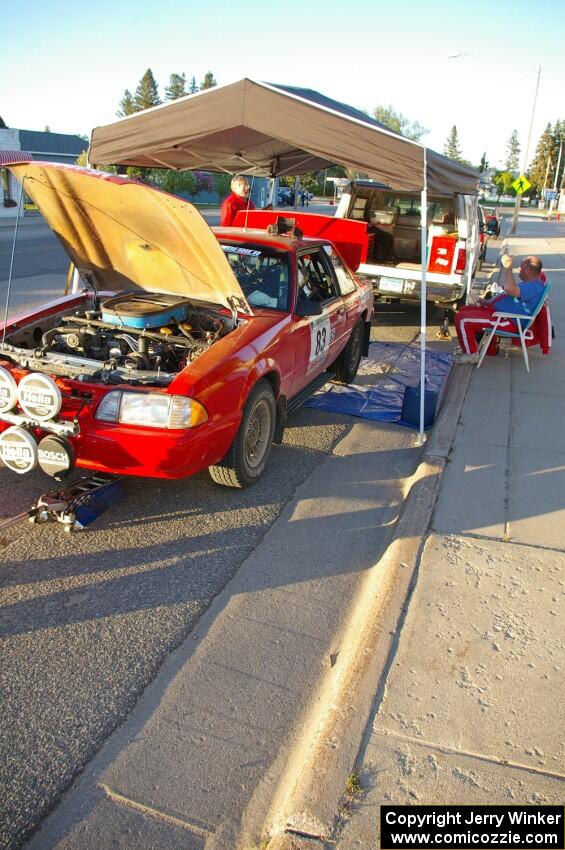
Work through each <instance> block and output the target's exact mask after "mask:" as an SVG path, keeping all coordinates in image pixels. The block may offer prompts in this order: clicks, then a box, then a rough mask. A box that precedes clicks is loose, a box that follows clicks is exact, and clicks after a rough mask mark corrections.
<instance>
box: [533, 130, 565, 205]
mask: <svg viewBox="0 0 565 850" xmlns="http://www.w3.org/2000/svg"><path fill="white" fill-rule="evenodd" d="M558 123H559V122H558ZM557 147H559V145H557ZM556 152H557V151H556V144H555V136H554V132H553V129H552V127H551V124H548V125H547V127H546V128H545V130H544V131H543V133H542V135H541V137H540V140H539V142H538V145H537V148H536V153H535V156H534V158H533V160H532V164H531V165H530V170H529V173H528V177H529V180H530V183H531V184H532V186H533V187H534V189H536V191H537V192H538V193H541V192H542V190H543V187H544V183H545V179H546V174H547V184H546V188H547V186H548V185H550V183H551V177H552V174H554V173H555V166H556V164H557V160H556V156H555V155H556ZM548 162H549V170H548V167H547V166H548Z"/></svg>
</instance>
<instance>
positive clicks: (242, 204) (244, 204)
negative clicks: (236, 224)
mask: <svg viewBox="0 0 565 850" xmlns="http://www.w3.org/2000/svg"><path fill="white" fill-rule="evenodd" d="M249 191H250V189H249V183H248V182H247V180H246V179H245V177H242V176H241V175H239V174H236V176H235V177H234V178H233V179H232V181H231V195H228V196H227V198H226V199H225V200H224V202H223V204H222V211H221V213H220V226H221V227H231V225H232V224H233V220H234V218H235V217H236V215H237V213H238V212H239V211H240V210H254V209H255V204H253V202H252V201H250V200H249Z"/></svg>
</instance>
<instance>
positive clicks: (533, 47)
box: [0, 0, 565, 165]
mask: <svg viewBox="0 0 565 850" xmlns="http://www.w3.org/2000/svg"><path fill="white" fill-rule="evenodd" d="M22 9H23V11H22ZM22 9H19V8H18V6H17V5H16V4H14V3H10V4H8V6H7V9H5V10H4V12H3V15H2V25H3V26H2V29H3V34H4V38H3V45H2V53H1V67H0V70H1V74H0V80H1V82H0V115H1V116H2V117H3V119H4V121H5V122H6V124H7V125H8V126H10V127H17V128H20V129H26V130H43V129H44V127H45V126H46V125H49V127H50V128H51V130H52V131H54V132H61V133H80V134H84V135H89V134H90V131H91V130H92V128H93V127H95V126H98V125H100V124H106V123H108V122H111V121H113V120H115V118H116V111H117V109H118V105H119V102H120V100H121V98H122V96H123V93H124V90H125V89H126V88H129V89H130V91H131V92H132V93H133V92H134V91H135V88H136V86H137V83H138V82H139V79H140V78H141V76H142V75H143V73H144V72H145V70H146V69H147V68H151V70H152V71H153V74H154V76H155V79H156V81H157V83H158V84H159V90H160V94H161V97H164V89H165V86H166V85H167V84H168V81H169V75H170V74H171V73H183V72H184V73H185V74H186V75H187V77H188V78H190V77H192V76H193V75H194V76H195V77H196V79H197V82H200V81H201V80H202V79H203V77H204V74H205V73H206V71H208V70H210V71H212V72H213V74H214V76H215V78H216V80H217V81H218V83H219V84H225V83H231V82H234V81H235V80H238V79H241V78H242V77H251V78H252V79H257V80H264V81H267V82H279V83H287V84H292V85H301V86H305V87H308V88H314V89H317V90H318V91H321V92H323V93H324V94H326V95H328V96H330V97H333V98H336V99H337V100H342V101H345V102H346V103H350V104H352V105H354V106H356V107H359V108H362V109H366V110H369V111H372V110H373V109H374V108H375V107H376V106H377V105H379V104H383V105H389V104H390V105H392V106H393V108H394V109H395V110H396V111H398V112H402V113H403V114H404V115H405V116H406V117H407V118H409V119H411V120H415V121H419V122H420V123H421V124H423V125H424V126H426V127H428V128H429V129H430V133H429V134H428V135H427V136H425V137H424V138H423V140H422V141H424V142H425V143H426V144H427V145H429V146H430V147H432V148H434V149H435V150H439V151H442V149H443V145H444V143H445V140H446V138H447V135H448V133H449V132H450V130H451V127H452V126H453V125H454V124H455V125H456V126H457V130H458V133H459V139H460V144H461V147H462V152H463V155H464V156H465V157H466V158H468V159H470V160H471V161H473V162H474V163H478V161H479V159H480V157H481V155H482V153H483V151H486V153H487V158H488V160H489V161H490V162H491V164H493V165H500V164H501V162H502V160H503V159H504V157H505V150H506V144H507V141H508V138H509V136H510V134H511V132H512V130H513V129H517V131H518V135H519V140H520V143H521V146H522V153H521V157H520V159H521V160H522V157H523V155H524V148H525V146H526V141H527V135H528V129H529V122H530V116H531V113H532V104H533V98H534V91H535V82H536V77H537V68H538V66H539V65H541V66H542V71H541V80H540V89H539V95H538V100H537V107H536V114H535V121H534V128H533V133H532V142H531V147H530V157H529V159H531V157H532V155H533V152H534V150H535V146H536V144H537V141H538V139H539V136H540V134H541V132H542V131H543V129H544V128H545V126H546V124H547V123H548V122H551V123H553V122H554V121H556V120H557V119H565V94H564V93H565V51H564V50H563V44H564V36H565V3H563V2H561V0H537V2H531V0H528V1H527V2H526V0H492V1H491V2H490V3H487V2H484V0H475V2H468V3H466V4H465V6H464V8H462V6H461V4H460V3H456V2H453V0H450V2H444V1H443V0H441V2H431V3H429V2H428V3H425V2H421V0H420V2H414V0H404V2H397V3H391V2H390V0H387V2H382V0H348V2H344V3H343V4H335V3H333V4H330V3H329V2H327V0H326V2H324V3H322V2H320V0H300V2H298V1H297V0H283V2H276V3H272V2H268V0H267V2H261V3H259V2H256V1H255V0H252V2H245V0H240V2H238V3H235V2H233V0H230V2H226V0H213V2H209V3H206V2H199V3H197V4H196V3H194V2H192V3H191V2H186V0H185V1H184V2H175V1H174V0H161V2H159V3H157V2H154V0H152V2H148V0H136V2H131V1H130V0H112V2H110V0H99V2H98V3H96V4H93V5H92V4H91V5H89V4H70V3H69V2H68V0H50V2H45V0H27V2H26V3H25V4H24V7H22ZM450 54H461V55H459V56H458V58H453V59H449V58H448V56H449V55H450Z"/></svg>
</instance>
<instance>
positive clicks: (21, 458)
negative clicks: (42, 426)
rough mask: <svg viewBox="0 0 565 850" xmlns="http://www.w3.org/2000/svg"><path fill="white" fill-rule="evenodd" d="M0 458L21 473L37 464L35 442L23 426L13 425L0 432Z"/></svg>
mask: <svg viewBox="0 0 565 850" xmlns="http://www.w3.org/2000/svg"><path fill="white" fill-rule="evenodd" d="M0 460H1V461H2V463H3V464H4V465H5V466H7V467H8V469H11V470H12V472H17V473H18V474H19V475H23V474H24V473H26V472H31V471H32V469H35V467H36V466H37V443H36V442H35V440H34V439H33V437H32V436H31V434H28V432H27V431H24V429H23V428H18V427H17V426H13V427H12V428H8V429H7V430H6V431H4V432H3V433H2V434H0Z"/></svg>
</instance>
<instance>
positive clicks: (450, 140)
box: [443, 124, 463, 162]
mask: <svg viewBox="0 0 565 850" xmlns="http://www.w3.org/2000/svg"><path fill="white" fill-rule="evenodd" d="M443 152H444V154H445V156H448V157H449V159H455V160H456V161H457V162H462V161H463V157H462V156H461V150H460V148H459V136H458V135H457V127H456V126H455V124H454V125H453V127H452V128H451V133H450V134H449V136H448V137H447V140H446V142H445V145H444V146H443Z"/></svg>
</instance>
